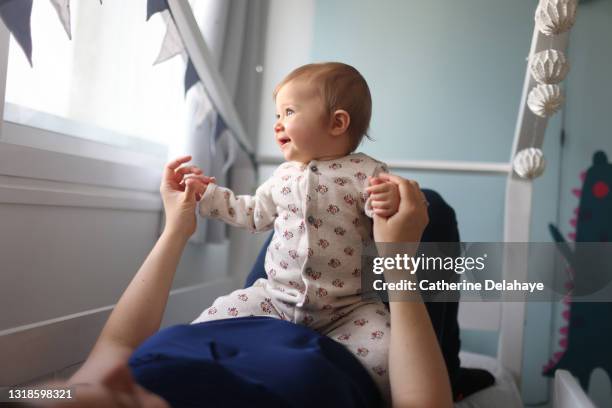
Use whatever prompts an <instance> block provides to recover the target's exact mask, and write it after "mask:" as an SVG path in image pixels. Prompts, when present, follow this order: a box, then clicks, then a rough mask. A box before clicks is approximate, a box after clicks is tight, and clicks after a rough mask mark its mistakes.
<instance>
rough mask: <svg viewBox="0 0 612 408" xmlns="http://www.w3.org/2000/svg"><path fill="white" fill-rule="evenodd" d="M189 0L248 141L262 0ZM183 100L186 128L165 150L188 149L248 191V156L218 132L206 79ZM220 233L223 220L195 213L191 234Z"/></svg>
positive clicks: (226, 181)
mask: <svg viewBox="0 0 612 408" xmlns="http://www.w3.org/2000/svg"><path fill="white" fill-rule="evenodd" d="M190 4H191V6H192V10H193V13H194V17H195V19H196V21H197V22H198V26H199V27H200V31H201V32H202V35H203V37H204V40H205V41H206V44H207V45H208V48H209V50H210V51H211V54H212V55H213V57H214V58H215V62H216V66H217V67H218V68H219V72H220V73H221V76H222V77H223V80H224V82H225V86H226V88H227V89H228V91H229V93H230V96H231V97H232V98H233V99H234V101H236V102H237V103H236V107H237V110H238V114H239V116H240V117H241V120H242V124H243V126H244V128H245V130H246V132H247V135H249V137H250V139H251V140H252V141H253V142H254V141H255V139H256V138H255V131H256V129H257V124H258V121H257V118H256V115H257V114H258V112H259V109H258V108H257V103H258V100H259V95H258V92H259V89H260V87H259V82H260V75H259V74H258V73H257V71H256V66H258V65H259V60H261V59H262V52H261V51H262V47H261V42H262V41H261V33H262V27H263V23H264V22H263V16H264V15H265V13H264V10H263V9H262V7H264V2H263V1H261V0H195V1H190ZM186 103H187V110H186V111H187V119H186V120H187V132H185V133H184V134H183V135H177V136H178V137H176V138H175V139H174V141H173V143H172V145H171V148H170V149H169V154H170V156H175V155H177V154H183V153H187V154H191V155H192V156H193V160H192V161H193V163H194V164H196V165H198V166H200V167H201V168H202V169H203V170H204V172H205V173H206V174H207V175H212V176H215V177H216V179H217V183H218V184H219V185H223V186H230V187H231V188H233V189H235V191H237V192H242V193H246V192H250V191H249V190H250V189H251V188H252V187H253V185H254V181H255V174H254V171H253V167H252V164H251V162H250V159H249V158H248V155H246V154H245V153H244V152H243V151H242V150H241V149H240V147H239V146H238V144H237V142H236V141H235V139H234V137H233V135H231V134H230V132H229V131H228V130H225V131H223V132H221V133H220V134H219V131H218V129H219V125H220V122H219V121H220V120H221V119H220V118H219V115H218V113H217V112H216V111H215V110H214V107H213V105H212V102H211V100H210V99H209V97H208V95H207V93H206V85H205V84H202V83H197V84H196V85H194V86H193V87H192V88H191V89H190V90H189V91H188V92H187V95H186ZM229 125H230V126H229V127H230V128H231V124H229ZM181 136H182V137H181ZM253 144H254V143H253ZM230 169H231V172H230V171H229V170H230ZM232 176H233V177H232ZM226 237H227V228H226V226H225V224H223V223H221V222H219V221H214V220H208V219H201V218H198V229H197V231H196V233H195V234H194V236H193V237H192V239H191V240H192V242H199V243H203V242H208V243H221V242H224V241H225V239H226Z"/></svg>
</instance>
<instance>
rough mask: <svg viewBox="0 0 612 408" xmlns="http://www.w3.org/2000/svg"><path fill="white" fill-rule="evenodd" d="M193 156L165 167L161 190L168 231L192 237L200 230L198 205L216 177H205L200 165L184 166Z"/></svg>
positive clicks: (184, 157)
mask: <svg viewBox="0 0 612 408" xmlns="http://www.w3.org/2000/svg"><path fill="white" fill-rule="evenodd" d="M189 160H191V156H183V157H179V158H177V159H175V160H173V161H171V162H169V163H168V164H166V166H165V167H164V174H163V176H162V181H161V186H160V188H159V191H160V193H161V196H162V201H163V203H164V212H165V215H166V225H165V227H164V231H168V232H172V233H178V234H180V235H181V236H183V237H185V238H188V237H190V236H191V235H192V234H193V233H194V232H195V228H196V216H195V207H196V202H197V201H198V200H199V198H200V197H201V195H202V194H203V193H204V190H205V188H206V185H207V184H208V183H211V182H214V178H213V177H207V176H204V175H203V172H202V170H200V169H199V168H198V167H197V166H181V165H182V164H184V163H187V162H189Z"/></svg>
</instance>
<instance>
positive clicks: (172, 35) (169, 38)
mask: <svg viewBox="0 0 612 408" xmlns="http://www.w3.org/2000/svg"><path fill="white" fill-rule="evenodd" d="M161 13H162V18H163V19H164V22H165V23H166V34H165V35H164V40H163V41H162V46H161V49H160V50H159V54H158V55H157V59H155V62H153V65H157V64H159V63H160V62H164V61H166V60H169V59H170V58H172V57H174V56H176V55H179V54H180V53H182V52H183V51H184V50H185V46H184V45H183V40H182V39H181V36H180V34H179V32H178V29H177V28H176V24H174V19H173V18H172V16H171V14H170V11H168V10H164V11H162V12H161Z"/></svg>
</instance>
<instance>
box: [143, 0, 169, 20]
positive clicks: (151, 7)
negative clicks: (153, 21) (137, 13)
mask: <svg viewBox="0 0 612 408" xmlns="http://www.w3.org/2000/svg"><path fill="white" fill-rule="evenodd" d="M167 9H169V7H168V1H167V0H147V21H149V19H150V18H151V16H152V15H153V14H155V13H159V12H160V11H164V10H167Z"/></svg>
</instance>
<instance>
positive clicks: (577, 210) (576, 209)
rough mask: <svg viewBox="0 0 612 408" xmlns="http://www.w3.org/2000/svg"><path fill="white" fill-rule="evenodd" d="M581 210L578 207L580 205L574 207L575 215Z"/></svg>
mask: <svg viewBox="0 0 612 408" xmlns="http://www.w3.org/2000/svg"><path fill="white" fill-rule="evenodd" d="M579 211H580V210H579V209H578V207H576V208H574V214H575V215H578V212H579Z"/></svg>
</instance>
